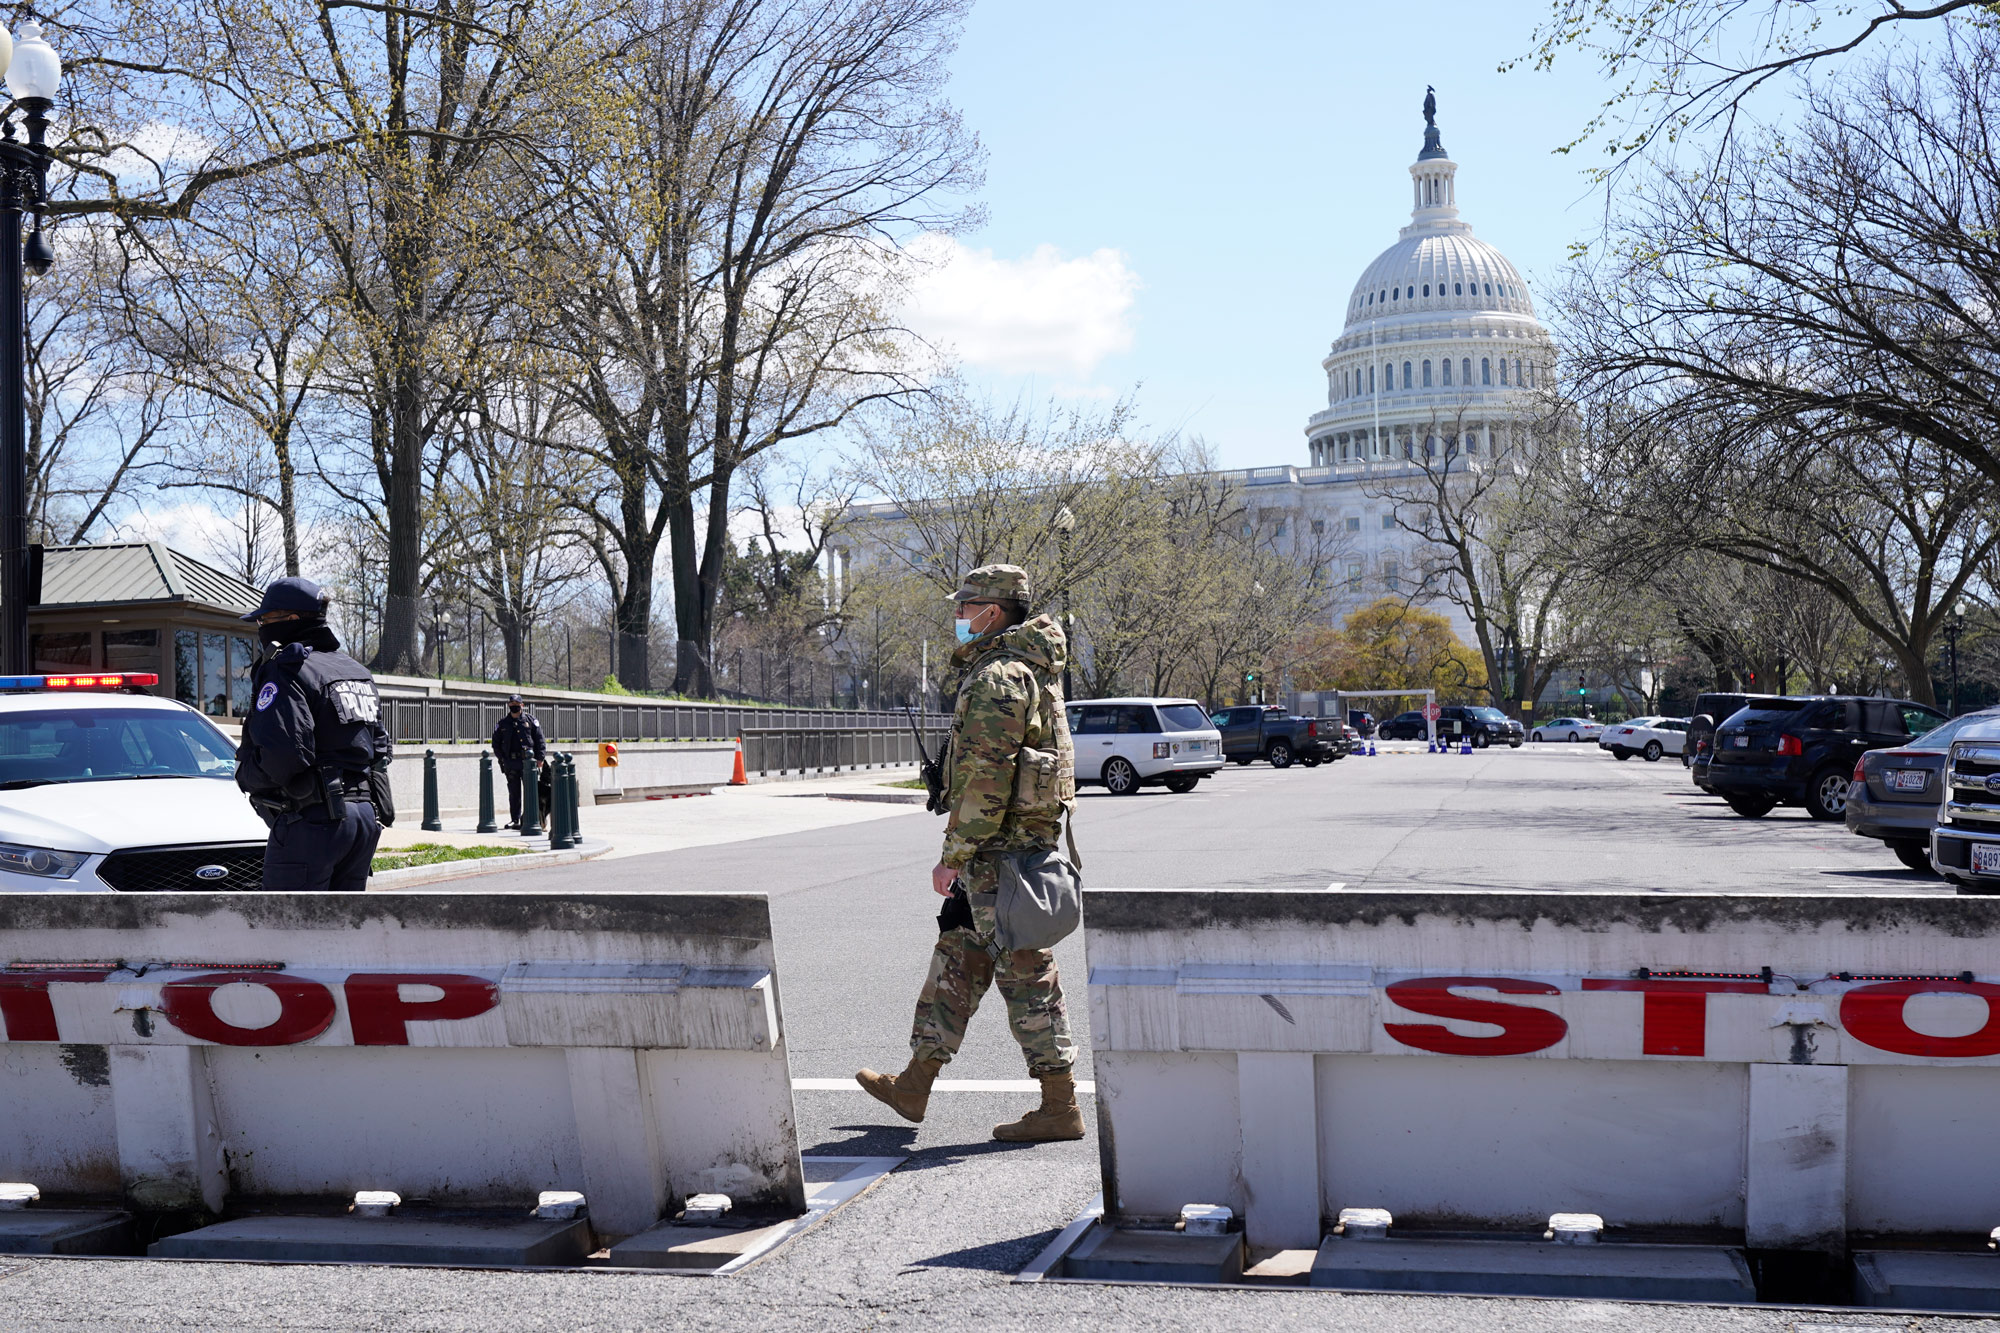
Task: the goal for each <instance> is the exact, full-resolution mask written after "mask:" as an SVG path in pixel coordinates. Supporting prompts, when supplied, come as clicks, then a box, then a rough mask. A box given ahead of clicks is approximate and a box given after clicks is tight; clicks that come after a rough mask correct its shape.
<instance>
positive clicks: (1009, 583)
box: [951, 565, 1032, 607]
mask: <svg viewBox="0 0 2000 1333" xmlns="http://www.w3.org/2000/svg"><path fill="white" fill-rule="evenodd" d="M1029 592H1030V589H1029V586H1028V571H1027V570H1025V569H1023V568H1021V567H1020V566H1019V565H981V566H980V567H979V568H977V569H975V570H973V571H972V572H971V573H970V574H967V575H966V576H965V581H964V582H963V583H961V584H959V587H958V591H957V592H955V593H953V594H952V595H951V600H952V601H954V602H1019V603H1020V604H1021V605H1022V606H1024V607H1025V606H1027V605H1028V603H1029V602H1030V600H1032V599H1031V598H1030V596H1029Z"/></svg>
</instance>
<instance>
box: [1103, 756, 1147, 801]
mask: <svg viewBox="0 0 2000 1333" xmlns="http://www.w3.org/2000/svg"><path fill="white" fill-rule="evenodd" d="M1104 786H1105V788H1106V789H1107V790H1108V791H1110V793H1111V794H1112V795H1113V796H1136V795H1138V793H1139V770H1138V769H1136V768H1134V767H1132V761H1131V760H1129V759H1118V758H1113V759H1112V760H1111V761H1110V762H1109V763H1107V764H1105V765H1104Z"/></svg>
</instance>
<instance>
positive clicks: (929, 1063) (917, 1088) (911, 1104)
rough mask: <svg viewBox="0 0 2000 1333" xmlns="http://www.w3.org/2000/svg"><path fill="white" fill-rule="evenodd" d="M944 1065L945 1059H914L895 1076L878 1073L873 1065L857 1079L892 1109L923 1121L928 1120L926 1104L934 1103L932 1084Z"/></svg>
mask: <svg viewBox="0 0 2000 1333" xmlns="http://www.w3.org/2000/svg"><path fill="white" fill-rule="evenodd" d="M943 1068H944V1061H942V1060H918V1059H916V1058H914V1057H912V1059H911V1060H910V1067H909V1068H908V1069H905V1070H904V1071H903V1072H902V1073H900V1074H898V1075H896V1076H895V1077H894V1078H891V1077H889V1075H887V1074H878V1073H876V1072H875V1071H874V1070H872V1069H864V1070H862V1071H861V1072H860V1073H858V1074H856V1075H855V1076H854V1081H855V1082H856V1083H859V1084H860V1085H861V1086H862V1087H863V1088H865V1089H866V1090H867V1091H868V1094H869V1095H870V1096H871V1097H873V1098H875V1100H877V1101H879V1102H883V1103H886V1104H887V1105H888V1107H889V1109H890V1110H892V1111H894V1112H895V1113H896V1114H897V1115H899V1116H901V1117H903V1119H905V1120H908V1121H911V1122H913V1123H915V1124H919V1125H921V1124H922V1123H923V1122H924V1108H925V1107H926V1106H928V1105H930V1100H931V1084H932V1083H934V1082H936V1081H937V1076H938V1070H940V1069H943Z"/></svg>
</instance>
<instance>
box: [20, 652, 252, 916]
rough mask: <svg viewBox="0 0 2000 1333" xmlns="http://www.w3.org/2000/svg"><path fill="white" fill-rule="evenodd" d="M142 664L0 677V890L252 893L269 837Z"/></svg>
mask: <svg viewBox="0 0 2000 1333" xmlns="http://www.w3.org/2000/svg"><path fill="white" fill-rule="evenodd" d="M158 681H159V677H158V676H156V675H153V674H152V673H150V672H125V673H116V672H114V673H110V674H105V673H100V672H91V673H80V674H76V675H67V676H61V675H49V676H0V892H34V893H108V892H128V893H129V892H142V891H147V890H153V891H159V890H212V889H255V888H257V887H258V886H259V885H260V884H261V883H262V880H263V865H264V841H265V838H266V837H267V835H268V831H267V830H266V829H265V827H264V822H263V821H262V820H261V819H259V818H258V817H257V815H256V812H255V811H253V810H252V809H251V808H250V802H249V801H248V800H247V799H245V798H244V795H243V793H242V792H240V791H238V790H237V789H236V747H235V746H234V745H233V744H231V742H230V740H229V738H228V737H227V736H225V735H224V734H223V733H222V731H221V730H220V729H218V728H217V727H216V726H215V724H214V723H212V722H210V721H209V720H208V719H207V718H206V717H204V716H202V715H201V714H200V713H198V712H196V711H195V710H194V709H192V708H189V707H188V706H187V705H186V704H183V703H179V702H176V701H175V700H172V699H161V698H158V697H156V696H154V695H151V694H146V693H143V692H141V691H143V689H144V688H145V687H146V686H149V685H154V684H157V683H158Z"/></svg>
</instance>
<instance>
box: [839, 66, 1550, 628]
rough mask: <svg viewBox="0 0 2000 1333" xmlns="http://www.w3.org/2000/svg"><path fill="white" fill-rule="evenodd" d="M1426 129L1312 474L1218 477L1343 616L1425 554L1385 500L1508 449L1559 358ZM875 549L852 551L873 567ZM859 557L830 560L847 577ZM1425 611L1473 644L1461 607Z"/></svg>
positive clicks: (866, 511)
mask: <svg viewBox="0 0 2000 1333" xmlns="http://www.w3.org/2000/svg"><path fill="white" fill-rule="evenodd" d="M1424 120H1425V130H1424V145H1423V150H1422V151H1421V152H1419V153H1418V154H1417V160H1416V162H1415V163H1414V164H1413V165H1412V166H1411V167H1410V194H1411V204H1412V208H1411V213H1410V225H1409V226H1407V227H1404V228H1403V229H1402V231H1401V232H1399V233H1398V234H1397V239H1396V242H1395V244H1393V245H1391V246H1390V247H1389V248H1388V249H1386V250H1384V251H1383V252H1382V253H1381V254H1380V255H1377V256H1376V258H1375V260H1374V262H1373V263H1371V264H1369V265H1368V267H1367V268H1365V269H1363V270H1362V273H1361V278H1360V281H1358V282H1357V283H1356V284H1355V286H1354V292H1353V295H1351V296H1350V297H1349V298H1348V301H1347V320H1346V324H1345V325H1344V327H1343V328H1342V329H1341V333H1340V336H1339V337H1338V338H1337V339H1335V340H1334V343H1333V346H1332V348H1331V350H1329V351H1328V352H1327V354H1326V355H1325V357H1323V358H1322V359H1321V361H1320V367H1321V369H1323V370H1324V371H1325V372H1326V406H1325V407H1323V408H1322V409H1320V410H1319V411H1317V412H1314V413H1313V414H1312V416H1311V417H1309V418H1308V419H1307V421H1306V427H1305V435H1306V453H1307V459H1308V463H1307V465H1306V466H1304V467H1297V466H1293V465H1290V464H1287V465H1283V466H1277V467H1259V468H1249V469H1244V470H1241V471H1234V472H1225V473H1222V474H1220V475H1221V476H1222V477H1224V478H1226V479H1227V480H1228V481H1229V482H1230V483H1231V484H1232V485H1233V486H1234V487H1235V488H1236V490H1237V493H1238V495H1239V496H1240V498H1241V501H1242V503H1243V505H1244V509H1245V520H1246V522H1247V523H1248V524H1250V525H1252V527H1251V530H1252V531H1254V533H1255V535H1256V536H1258V537H1259V538H1260V539H1262V540H1268V541H1270V542H1271V543H1273V544H1274V545H1275V546H1276V547H1277V548H1278V549H1279V550H1281V551H1289V552H1292V553H1295V554H1297V555H1299V556H1309V555H1312V554H1314V553H1315V552H1317V553H1320V554H1321V555H1323V556H1324V557H1326V558H1327V559H1328V562H1329V564H1330V565H1331V569H1330V570H1329V574H1330V577H1331V578H1332V580H1333V582H1334V584H1335V588H1336V591H1337V594H1338V595H1337V597H1336V598H1335V601H1334V607H1333V619H1334V621H1335V622H1336V623H1338V621H1339V620H1340V619H1341V618H1342V617H1344V616H1345V615H1347V614H1348V613H1349V612H1350V611H1353V610H1354V609H1356V608H1357V607H1360V606H1363V605H1366V604H1367V603H1369V602H1372V601H1374V600H1375V599H1376V598H1378V597H1382V596H1384V595H1386V594H1395V593H1405V594H1407V593H1408V592H1409V591H1411V589H1412V586H1413V578H1414V576H1415V572H1416V571H1417V570H1418V568H1419V567H1420V565H1421V564H1423V563H1424V561H1425V560H1426V558H1427V556H1426V544H1425V543H1423V542H1422V541H1421V540H1420V539H1419V538H1417V537H1416V536H1415V535H1414V534H1412V533H1409V532H1407V531H1404V530H1403V529H1402V528H1401V527H1399V526H1398V525H1397V523H1396V520H1395V518H1394V511H1395V504H1394V502H1393V500H1392V499H1390V498H1388V495H1387V494H1386V493H1387V492H1391V491H1393V490H1396V489H1399V488H1406V487H1407V483H1408V482H1410V481H1412V480H1421V479H1422V478H1423V477H1424V476H1425V473H1426V466H1427V465H1428V467H1429V468H1430V469H1433V470H1435V469H1438V468H1440V467H1448V470H1449V471H1453V472H1456V471H1461V470H1470V469H1477V468H1480V467H1483V466H1485V465H1487V463H1488V460H1491V459H1493V458H1495V457H1496V454H1498V455H1500V456H1504V455H1505V453H1506V451H1507V450H1508V448H1509V447H1510V446H1511V444H1512V442H1513V440H1514V439H1515V436H1516V432H1517V431H1518V430H1519V429H1520V426H1521V423H1522V422H1523V421H1524V420H1526V419H1527V417H1528V416H1529V414H1530V413H1531V412H1532V411H1533V410H1534V409H1533V402H1534V394H1533V390H1534V389H1535V387H1536V386H1537V384H1539V383H1540V382H1541V380H1542V377H1543V376H1544V375H1546V374H1547V373H1548V368H1549V366H1550V365H1551V364H1552V363H1553V360H1554V345H1553V343H1552V342H1551V340H1550V338H1549V335H1548V332H1547V330H1545V329H1544V328H1543V327H1542V325H1541V323H1540V321H1538V320H1537V319H1536V318H1535V305H1534V301H1533V299H1532V298H1531V297H1530V296H1529V295H1528V286H1527V284H1526V283H1525V282H1523V281H1522V280H1521V275H1520V273H1519V272H1518V271H1516V269H1515V268H1514V266H1513V265H1512V264H1511V263H1509V262H1508V261H1507V257H1506V256H1505V255H1503V254H1501V253H1500V252H1499V251H1498V250H1496V249H1494V248H1493V247H1492V246H1490V245H1488V244H1487V243H1486V242H1484V241H1482V240H1480V239H1479V238H1478V237H1476V236H1474V235H1473V234H1472V227H1471V225H1470V224H1469V223H1466V222H1464V221H1461V220H1460V218H1459V215H1458V186H1457V175H1458V164H1457V163H1456V162H1453V161H1452V160H1451V158H1450V157H1449V156H1448V155H1447V154H1446V152H1445V148H1444V145H1443V143H1442V142H1441V141H1440V138H1439V133H1438V127H1437V120H1436V102H1435V99H1434V98H1433V97H1430V96H1426V97H1425V99H1424ZM851 512H852V513H854V514H855V516H856V517H858V518H860V519H862V531H864V532H865V531H867V530H868V529H870V528H874V529H875V531H876V533H877V539H878V540H879V538H880V535H882V534H881V529H880V528H879V527H877V526H876V525H877V524H886V525H888V526H893V525H894V524H895V521H896V520H897V519H899V518H900V517H901V514H900V512H899V511H898V510H897V509H896V507H895V506H894V505H891V504H875V505H865V504H864V505H856V506H854V508H853V510H852V511H851ZM867 543H868V538H867V537H861V538H860V540H859V542H858V543H857V545H858V546H860V547H862V548H863V551H862V561H861V563H863V564H864V565H865V564H866V563H867V562H868V559H869V554H870V553H868V552H867V551H866V550H865V547H866V545H867ZM855 549H856V547H855V546H847V547H836V548H835V549H833V550H831V551H830V558H831V562H832V565H831V570H830V573H831V575H832V577H833V578H834V579H835V580H838V581H839V582H840V583H845V581H846V576H847V574H848V572H849V569H850V567H851V566H850V561H851V558H852V555H853V554H854V552H855ZM1434 549H1435V548H1432V550H1433V552H1434ZM1428 558H1431V559H1435V554H1434V553H1433V554H1431V555H1429V557H1428ZM1432 609H1434V610H1436V611H1439V612H1441V613H1443V614H1446V615H1448V616H1449V617H1450V618H1451V620H1452V624H1453V627H1454V629H1455V630H1456V631H1457V632H1458V635H1459V637H1460V638H1462V639H1464V640H1465V641H1466V642H1467V643H1468V644H1470V643H1472V642H1473V637H1472V630H1471V625H1470V624H1469V622H1467V621H1466V619H1465V617H1464V616H1463V615H1462V614H1460V613H1459V612H1458V610H1457V608H1456V607H1454V606H1452V605H1450V604H1448V603H1444V602H1438V603H1436V604H1434V605H1433V607H1432Z"/></svg>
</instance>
